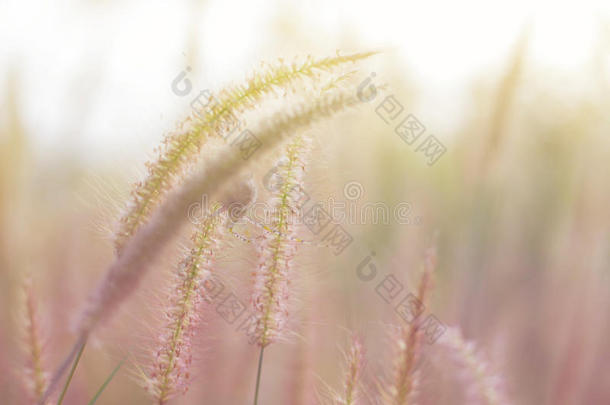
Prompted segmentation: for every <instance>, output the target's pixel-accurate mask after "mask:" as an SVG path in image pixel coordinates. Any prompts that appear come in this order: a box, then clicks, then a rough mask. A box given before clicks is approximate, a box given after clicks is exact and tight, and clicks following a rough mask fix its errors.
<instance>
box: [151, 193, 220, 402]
mask: <svg viewBox="0 0 610 405" xmlns="http://www.w3.org/2000/svg"><path fill="white" fill-rule="evenodd" d="M219 208H220V205H218V204H217V205H215V206H213V207H212V212H211V213H209V214H208V215H207V216H206V218H205V219H204V220H203V221H202V223H201V225H200V228H199V230H198V231H196V232H195V233H194V234H193V237H192V240H193V247H192V249H191V251H190V252H189V254H188V255H187V256H186V257H185V259H184V260H183V261H182V262H181V263H180V265H179V268H178V273H177V275H176V280H175V285H174V287H173V289H172V291H171V294H170V297H169V305H168V306H167V309H166V310H165V319H166V325H165V327H164V329H163V331H162V332H161V333H160V336H159V338H158V342H159V346H158V349H157V350H156V353H155V355H154V361H153V364H152V366H151V370H150V373H149V375H148V377H147V378H146V379H145V386H146V388H147V390H148V391H149V392H150V393H151V395H152V396H153V397H154V398H155V400H156V401H157V402H158V403H159V404H163V403H165V402H166V401H167V400H168V399H169V398H170V397H171V396H172V395H174V394H177V393H180V392H186V390H187V389H188V380H189V369H190V364H191V345H192V339H193V332H194V330H195V328H196V326H197V324H198V323H199V318H200V314H201V310H202V300H203V298H202V297H201V295H200V293H199V289H200V286H201V283H202V282H203V281H204V280H205V279H206V278H207V277H208V276H209V275H210V274H211V272H212V269H213V261H214V254H215V251H216V250H217V248H218V242H219V238H220V224H221V222H222V220H223V216H224V215H222V214H221V215H216V210H218V209H219Z"/></svg>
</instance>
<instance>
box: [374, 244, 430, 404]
mask: <svg viewBox="0 0 610 405" xmlns="http://www.w3.org/2000/svg"><path fill="white" fill-rule="evenodd" d="M435 267H436V249H435V248H429V249H428V250H427V251H426V254H425V257H424V264H423V273H422V277H421V280H420V283H419V286H418V290H417V299H418V300H419V302H420V303H421V304H422V305H424V306H425V305H426V301H427V295H428V291H429V290H430V289H431V277H432V271H434V268H435ZM421 322H422V316H419V317H417V318H416V319H414V320H413V321H412V322H411V323H410V324H409V325H407V326H403V327H401V328H400V329H399V330H398V331H397V332H396V334H395V336H394V338H393V341H394V344H395V347H396V349H395V353H394V359H395V360H394V368H393V374H392V376H391V380H390V381H385V382H384V383H383V384H382V390H381V398H382V401H383V404H385V405H407V404H412V403H413V400H412V399H413V396H414V395H415V391H416V388H417V383H418V375H417V371H416V365H417V361H418V359H419V357H420V352H421V344H422V330H421Z"/></svg>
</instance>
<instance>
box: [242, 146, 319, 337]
mask: <svg viewBox="0 0 610 405" xmlns="http://www.w3.org/2000/svg"><path fill="white" fill-rule="evenodd" d="M308 150H309V140H308V139H307V138H306V137H305V136H304V135H302V136H299V137H297V138H296V139H295V140H294V141H292V142H291V143H290V144H288V146H287V147H286V151H285V155H284V158H283V159H282V160H281V161H280V163H279V165H278V172H277V175H278V176H279V177H280V178H281V184H280V185H279V187H277V189H276V190H275V192H274V195H273V197H272V198H271V200H270V202H269V205H270V206H271V208H272V219H271V226H270V229H271V230H272V232H267V233H264V234H263V236H262V238H261V242H260V244H259V245H258V254H259V264H258V266H257V268H256V271H255V272H254V288H253V294H252V306H253V309H254V317H255V322H254V328H255V331H254V336H255V337H256V338H257V343H258V344H259V346H261V347H265V346H267V345H269V344H270V343H272V342H274V341H276V340H277V339H278V338H280V337H281V336H282V334H283V332H284V331H285V326H286V321H287V317H288V312H289V308H288V303H289V299H290V290H289V284H290V273H291V271H292V266H293V260H294V256H295V254H296V250H297V243H298V242H297V241H296V239H295V237H294V235H295V227H294V221H293V219H294V217H295V216H296V215H297V214H298V211H299V207H298V201H299V198H300V197H301V196H300V195H299V193H301V192H302V190H303V175H304V172H305V160H304V159H305V155H306V154H307V152H308Z"/></svg>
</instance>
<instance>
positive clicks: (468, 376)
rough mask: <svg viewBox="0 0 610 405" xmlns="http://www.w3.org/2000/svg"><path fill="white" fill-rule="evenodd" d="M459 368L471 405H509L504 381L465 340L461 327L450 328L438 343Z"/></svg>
mask: <svg viewBox="0 0 610 405" xmlns="http://www.w3.org/2000/svg"><path fill="white" fill-rule="evenodd" d="M438 343H440V344H441V346H442V347H444V348H445V349H447V351H448V353H449V355H450V356H451V358H452V359H453V360H454V362H455V363H456V364H457V365H458V367H459V369H460V375H459V377H460V379H461V382H462V386H463V387H464V389H465V393H466V398H467V401H468V404H473V405H477V404H480V405H483V404H486V405H504V404H508V403H509V401H508V400H507V396H506V393H505V390H504V383H503V379H502V378H501V377H500V375H498V374H497V373H496V372H494V370H493V369H492V367H491V366H490V365H489V363H487V362H486V361H485V360H484V359H483V356H482V355H481V354H480V353H478V351H477V349H476V345H475V344H474V343H473V342H468V341H466V340H464V337H463V336H462V332H461V330H460V329H459V328H448V329H447V330H446V331H445V333H444V334H443V336H442V337H441V338H440V339H439V340H438Z"/></svg>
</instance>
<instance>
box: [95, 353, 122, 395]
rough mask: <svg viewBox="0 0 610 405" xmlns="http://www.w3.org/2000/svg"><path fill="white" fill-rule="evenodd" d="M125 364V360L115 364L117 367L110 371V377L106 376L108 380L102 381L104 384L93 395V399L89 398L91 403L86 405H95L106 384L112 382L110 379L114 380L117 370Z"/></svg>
mask: <svg viewBox="0 0 610 405" xmlns="http://www.w3.org/2000/svg"><path fill="white" fill-rule="evenodd" d="M124 362H125V359H123V360H121V361H120V362H119V364H117V366H116V367H115V368H114V370H112V373H110V375H109V376H108V378H106V381H104V383H103V384H102V386H101V387H100V389H99V390H97V392H96V393H95V395H94V396H93V398H91V401H89V404H88V405H93V404H95V401H97V399H98V398H99V397H100V395H102V392H104V390H105V389H106V386H107V385H108V384H110V381H112V379H113V378H114V375H115V374H116V373H117V372H118V371H119V369H120V368H121V366H122V365H123V363H124Z"/></svg>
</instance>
